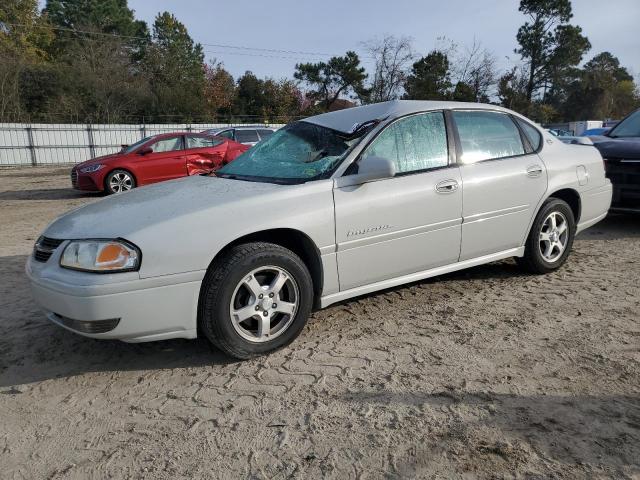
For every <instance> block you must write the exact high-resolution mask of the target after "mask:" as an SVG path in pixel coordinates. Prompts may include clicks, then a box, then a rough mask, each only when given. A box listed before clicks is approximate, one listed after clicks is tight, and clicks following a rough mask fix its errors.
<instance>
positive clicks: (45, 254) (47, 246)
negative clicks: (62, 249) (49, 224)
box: [33, 237, 64, 262]
mask: <svg viewBox="0 0 640 480" xmlns="http://www.w3.org/2000/svg"><path fill="white" fill-rule="evenodd" d="M62 242H64V240H58V239H57V238H49V237H40V238H39V239H38V241H37V242H36V244H35V246H34V247H33V258H34V259H35V260H36V261H38V262H46V261H47V260H49V258H50V257H51V255H52V254H53V252H54V251H55V250H56V248H58V247H59V246H60V244H61V243H62Z"/></svg>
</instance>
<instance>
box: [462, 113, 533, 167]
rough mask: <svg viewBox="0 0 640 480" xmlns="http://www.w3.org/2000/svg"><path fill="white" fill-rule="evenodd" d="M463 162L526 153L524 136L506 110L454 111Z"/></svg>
mask: <svg viewBox="0 0 640 480" xmlns="http://www.w3.org/2000/svg"><path fill="white" fill-rule="evenodd" d="M453 118H454V120H455V122H456V126H457V127H458V134H459V135H460V144H461V147H462V152H461V153H462V154H461V160H462V163H465V164H469V163H476V162H481V161H483V160H493V159H498V158H506V157H513V156H516V155H524V153H525V151H524V145H523V144H522V137H521V136H520V131H519V130H518V127H516V124H515V123H514V122H513V120H511V117H510V116H509V115H507V114H506V113H500V112H486V111H480V110H478V111H462V110H454V111H453Z"/></svg>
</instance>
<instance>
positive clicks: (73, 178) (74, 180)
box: [71, 168, 78, 188]
mask: <svg viewBox="0 0 640 480" xmlns="http://www.w3.org/2000/svg"><path fill="white" fill-rule="evenodd" d="M71 186H73V188H76V187H77V186H78V170H76V169H75V168H72V169H71Z"/></svg>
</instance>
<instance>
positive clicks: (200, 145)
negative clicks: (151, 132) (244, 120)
mask: <svg viewBox="0 0 640 480" xmlns="http://www.w3.org/2000/svg"><path fill="white" fill-rule="evenodd" d="M248 149H249V147H248V146H246V145H242V144H240V143H237V142H234V141H233V140H229V139H228V138H223V137H216V136H213V135H206V134H202V133H180V132H177V133H165V134H161V135H155V136H152V137H147V138H143V139H142V140H140V141H139V142H137V143H134V144H133V145H126V146H123V148H122V150H121V151H120V152H118V153H115V154H112V155H105V156H104V157H98V158H94V159H91V160H88V161H86V162H82V163H79V164H78V165H76V166H74V167H73V169H72V170H71V184H72V185H73V188H76V189H78V190H87V191H92V192H105V193H107V194H111V193H120V192H124V191H127V190H131V189H132V188H135V187H137V186H140V185H147V184H149V183H156V182H162V181H164V180H172V179H174V178H179V177H186V176H188V175H196V174H199V173H208V172H212V171H215V170H217V169H218V168H220V167H222V166H223V165H226V164H227V163H229V162H231V161H232V160H234V159H235V158H236V157H238V156H239V155H240V154H241V153H243V152H244V151H246V150H248Z"/></svg>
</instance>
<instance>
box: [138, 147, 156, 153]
mask: <svg viewBox="0 0 640 480" xmlns="http://www.w3.org/2000/svg"><path fill="white" fill-rule="evenodd" d="M148 153H153V148H151V147H144V148H141V149H140V150H138V155H147V154H148Z"/></svg>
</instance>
